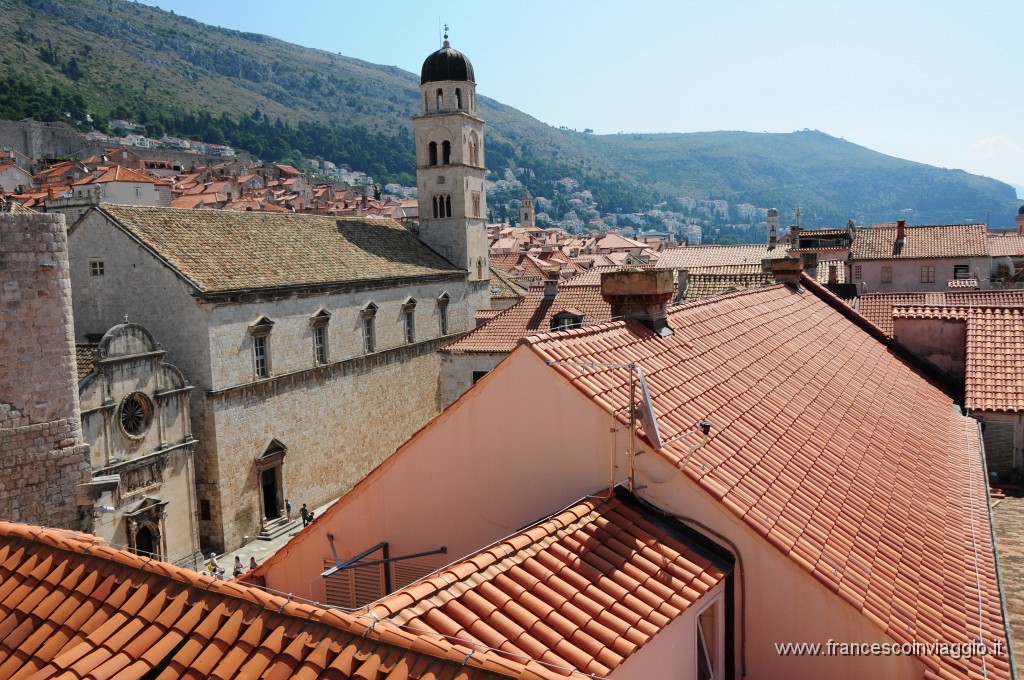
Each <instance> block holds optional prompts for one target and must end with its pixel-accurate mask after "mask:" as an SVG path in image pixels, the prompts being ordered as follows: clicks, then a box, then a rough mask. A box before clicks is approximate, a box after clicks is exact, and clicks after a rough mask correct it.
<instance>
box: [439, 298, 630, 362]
mask: <svg viewBox="0 0 1024 680" xmlns="http://www.w3.org/2000/svg"><path fill="white" fill-rule="evenodd" d="M569 309H575V310H578V311H580V312H583V323H593V322H595V321H605V320H607V319H610V318H612V308H611V305H609V304H608V303H607V302H605V301H604V299H603V298H602V297H601V287H600V286H570V285H563V284H560V285H559V286H558V295H557V296H556V297H555V298H554V299H553V300H545V299H544V287H543V286H531V287H530V289H529V290H528V291H527V293H526V297H525V298H523V299H522V300H521V301H519V302H517V303H516V304H514V305H512V306H511V307H509V308H508V309H506V310H505V311H503V312H502V313H501V314H499V315H498V316H496V317H494V318H493V319H491V320H490V321H488V322H487V323H485V324H484V325H482V326H480V327H479V328H475V329H473V330H472V331H470V332H469V333H467V334H466V335H464V336H462V337H461V338H459V339H458V340H456V341H455V342H453V343H451V344H449V345H446V346H445V347H444V348H443V351H445V352H488V353H491V352H500V353H507V352H511V351H512V350H513V349H515V347H516V344H517V343H518V342H519V340H520V339H522V338H525V337H526V336H528V335H532V334H534V333H542V332H547V331H549V330H550V329H551V318H552V317H553V316H555V315H556V314H558V313H559V312H563V311H566V310H569Z"/></svg>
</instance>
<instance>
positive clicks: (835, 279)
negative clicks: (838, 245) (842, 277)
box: [828, 264, 839, 286]
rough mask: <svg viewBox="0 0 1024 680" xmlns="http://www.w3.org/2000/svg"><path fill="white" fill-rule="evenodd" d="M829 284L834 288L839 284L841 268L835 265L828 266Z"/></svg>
mask: <svg viewBox="0 0 1024 680" xmlns="http://www.w3.org/2000/svg"><path fill="white" fill-rule="evenodd" d="M828 282H829V285H832V286H834V285H836V284H838V283H839V268H838V267H837V266H836V265H834V264H830V265H829V266H828Z"/></svg>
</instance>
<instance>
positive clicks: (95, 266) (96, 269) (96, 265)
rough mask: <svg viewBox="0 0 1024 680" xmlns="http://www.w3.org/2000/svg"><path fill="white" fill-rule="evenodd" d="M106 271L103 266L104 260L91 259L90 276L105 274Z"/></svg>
mask: <svg viewBox="0 0 1024 680" xmlns="http://www.w3.org/2000/svg"><path fill="white" fill-rule="evenodd" d="M105 273H106V269H105V268H104V266H103V260H90V261H89V276H103V275H104V274H105Z"/></svg>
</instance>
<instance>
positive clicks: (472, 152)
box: [469, 132, 480, 166]
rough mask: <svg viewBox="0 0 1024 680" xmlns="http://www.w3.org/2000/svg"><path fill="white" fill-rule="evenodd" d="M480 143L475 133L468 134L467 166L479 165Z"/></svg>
mask: <svg viewBox="0 0 1024 680" xmlns="http://www.w3.org/2000/svg"><path fill="white" fill-rule="evenodd" d="M479 149H480V142H479V140H478V139H477V136H476V132H471V133H469V164H470V165H474V166H479V165H480V158H479Z"/></svg>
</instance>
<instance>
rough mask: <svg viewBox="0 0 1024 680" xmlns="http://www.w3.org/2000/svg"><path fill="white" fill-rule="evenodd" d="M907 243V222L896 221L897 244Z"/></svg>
mask: <svg viewBox="0 0 1024 680" xmlns="http://www.w3.org/2000/svg"><path fill="white" fill-rule="evenodd" d="M906 241H907V221H906V220H897V221H896V242H897V243H906Z"/></svg>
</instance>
